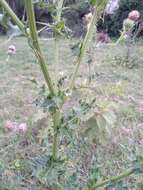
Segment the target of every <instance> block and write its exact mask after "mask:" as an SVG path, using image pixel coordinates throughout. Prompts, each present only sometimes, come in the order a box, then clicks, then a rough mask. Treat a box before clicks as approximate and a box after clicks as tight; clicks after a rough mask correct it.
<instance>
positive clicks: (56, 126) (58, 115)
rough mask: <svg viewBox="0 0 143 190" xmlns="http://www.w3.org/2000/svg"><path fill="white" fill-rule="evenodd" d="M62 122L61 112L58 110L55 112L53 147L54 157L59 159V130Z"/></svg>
mask: <svg viewBox="0 0 143 190" xmlns="http://www.w3.org/2000/svg"><path fill="white" fill-rule="evenodd" d="M60 123H61V113H60V111H59V110H57V111H56V112H55V113H54V114H53V125H54V126H53V128H54V138H53V147H52V158H53V160H57V157H58V130H59V127H60Z"/></svg>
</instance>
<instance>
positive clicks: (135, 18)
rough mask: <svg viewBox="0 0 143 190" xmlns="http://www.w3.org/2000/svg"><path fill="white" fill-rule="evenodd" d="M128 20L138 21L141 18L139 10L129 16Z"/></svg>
mask: <svg viewBox="0 0 143 190" xmlns="http://www.w3.org/2000/svg"><path fill="white" fill-rule="evenodd" d="M128 18H129V19H131V20H133V21H137V20H138V19H139V18H140V12H139V11H137V10H133V11H131V12H130V13H129V14H128Z"/></svg>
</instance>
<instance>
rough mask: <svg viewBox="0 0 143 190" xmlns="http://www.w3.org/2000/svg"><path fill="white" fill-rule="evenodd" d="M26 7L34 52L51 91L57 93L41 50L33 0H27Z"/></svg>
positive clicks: (52, 93)
mask: <svg viewBox="0 0 143 190" xmlns="http://www.w3.org/2000/svg"><path fill="white" fill-rule="evenodd" d="M25 8H26V12H27V16H28V21H29V28H30V35H31V38H32V45H33V49H34V52H35V55H36V57H37V59H38V62H39V64H40V67H41V70H42V72H43V75H44V78H45V81H46V83H47V85H48V87H49V91H50V93H51V95H54V94H55V92H54V87H53V84H52V81H51V78H50V74H49V72H48V69H47V65H46V62H45V58H44V56H43V54H42V51H41V48H40V45H39V41H38V34H37V28H36V22H35V14H34V7H33V3H32V0H25Z"/></svg>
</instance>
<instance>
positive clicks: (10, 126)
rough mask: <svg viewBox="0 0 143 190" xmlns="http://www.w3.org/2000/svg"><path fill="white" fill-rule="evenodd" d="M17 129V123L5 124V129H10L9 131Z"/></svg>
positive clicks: (9, 122)
mask: <svg viewBox="0 0 143 190" xmlns="http://www.w3.org/2000/svg"><path fill="white" fill-rule="evenodd" d="M15 128H16V125H15V123H13V122H12V121H6V123H5V129H8V130H11V131H12V130H15Z"/></svg>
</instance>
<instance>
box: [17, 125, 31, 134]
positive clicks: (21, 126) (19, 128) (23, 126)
mask: <svg viewBox="0 0 143 190" xmlns="http://www.w3.org/2000/svg"><path fill="white" fill-rule="evenodd" d="M27 128H28V127H27V124H26V123H21V124H20V125H19V126H18V127H17V130H18V131H19V132H22V133H25V132H26V131H27Z"/></svg>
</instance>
